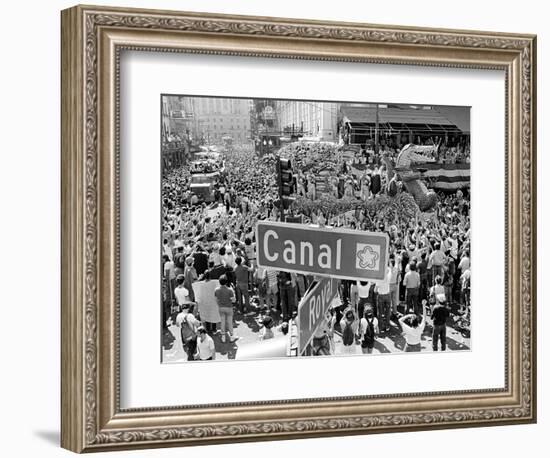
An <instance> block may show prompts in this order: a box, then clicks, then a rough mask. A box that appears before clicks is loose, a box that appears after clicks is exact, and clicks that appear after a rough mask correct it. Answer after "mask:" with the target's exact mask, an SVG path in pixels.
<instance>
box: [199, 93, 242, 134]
mask: <svg viewBox="0 0 550 458" xmlns="http://www.w3.org/2000/svg"><path fill="white" fill-rule="evenodd" d="M192 100H193V104H194V117H195V132H196V135H197V136H198V137H199V138H203V139H204V140H205V142H206V143H209V144H221V143H222V139H223V137H231V138H232V139H233V142H234V143H237V144H242V143H248V142H250V137H251V129H250V100H249V99H226V98H217V97H194V98H193V99H192Z"/></svg>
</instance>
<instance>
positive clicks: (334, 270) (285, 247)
mask: <svg viewBox="0 0 550 458" xmlns="http://www.w3.org/2000/svg"><path fill="white" fill-rule="evenodd" d="M388 242H389V240H388V235H387V234H386V233H381V232H366V231H356V230H351V229H342V228H334V229H333V228H329V227H318V226H306V225H303V224H293V223H281V222H274V221H260V222H258V224H257V226H256V243H257V245H256V247H257V251H258V265H260V266H261V267H269V268H272V269H276V270H284V271H287V272H296V273H301V274H305V275H322V276H325V277H330V278H340V279H346V280H383V279H384V276H385V274H386V265H387V263H388V245H389V243H388Z"/></svg>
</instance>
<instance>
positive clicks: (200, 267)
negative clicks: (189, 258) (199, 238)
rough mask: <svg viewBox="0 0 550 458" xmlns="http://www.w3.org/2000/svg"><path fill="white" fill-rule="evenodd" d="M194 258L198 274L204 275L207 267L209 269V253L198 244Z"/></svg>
mask: <svg viewBox="0 0 550 458" xmlns="http://www.w3.org/2000/svg"><path fill="white" fill-rule="evenodd" d="M193 258H194V259H195V263H194V264H193V265H194V266H195V270H196V271H197V275H202V274H203V273H204V272H205V271H206V269H208V254H207V253H206V252H205V251H204V250H203V249H202V247H201V246H200V245H198V246H197V251H195V253H193Z"/></svg>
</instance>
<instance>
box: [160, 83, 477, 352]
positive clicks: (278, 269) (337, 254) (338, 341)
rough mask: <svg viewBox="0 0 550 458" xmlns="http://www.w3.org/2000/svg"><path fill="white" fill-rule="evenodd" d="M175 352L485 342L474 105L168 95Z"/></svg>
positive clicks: (168, 344)
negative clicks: (473, 163)
mask: <svg viewBox="0 0 550 458" xmlns="http://www.w3.org/2000/svg"><path fill="white" fill-rule="evenodd" d="M160 125H161V151H160V154H161V170H162V190H161V199H162V202H161V211H162V214H161V221H160V230H161V233H162V235H161V241H160V242H161V243H160V247H159V248H160V249H159V252H160V258H161V265H162V268H161V271H162V282H161V285H162V288H161V294H160V310H161V359H162V362H163V363H183V362H189V361H207V360H208V361H211V360H215V361H220V360H231V359H237V360H246V359H264V358H281V357H316V356H340V355H365V356H367V355H381V354H386V353H388V354H390V353H403V352H454V351H468V350H470V338H471V336H470V328H471V323H470V316H471V315H470V312H471V304H470V277H471V274H470V269H471V263H470V258H471V250H470V223H471V220H470V199H471V196H470V157H471V150H470V107H467V106H438V105H411V104H406V103H403V104H394V103H380V102H376V103H374V102H372V103H370V102H364V103H363V102H333V101H318V100H284V99H254V98H250V99H247V98H231V97H211V96H200V95H186V94H181V95H180V94H163V95H161V123H160Z"/></svg>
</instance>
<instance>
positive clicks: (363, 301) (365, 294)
mask: <svg viewBox="0 0 550 458" xmlns="http://www.w3.org/2000/svg"><path fill="white" fill-rule="evenodd" d="M371 286H373V284H372V283H371V282H369V281H358V282H357V286H356V289H357V315H358V316H360V317H362V316H363V313H364V311H365V307H366V306H367V305H370V306H371V307H372V306H373V305H374V304H373V302H374V301H373V300H372V299H373V298H371V296H370V289H371Z"/></svg>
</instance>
